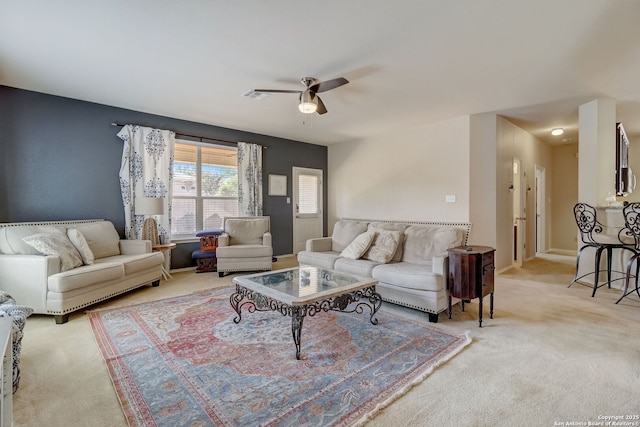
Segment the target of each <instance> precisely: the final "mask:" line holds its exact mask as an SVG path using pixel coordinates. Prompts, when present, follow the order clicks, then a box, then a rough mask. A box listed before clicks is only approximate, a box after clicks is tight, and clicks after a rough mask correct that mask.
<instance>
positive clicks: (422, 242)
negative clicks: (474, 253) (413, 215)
mask: <svg viewBox="0 0 640 427" xmlns="http://www.w3.org/2000/svg"><path fill="white" fill-rule="evenodd" d="M463 238H464V231H463V230H460V229H458V228H447V227H440V226H430V225H412V226H409V227H407V229H406V230H405V232H404V253H403V255H402V261H406V262H409V263H412V264H422V265H428V264H429V263H430V262H431V258H433V256H435V255H438V254H441V253H443V252H446V251H447V249H449V248H453V247H455V246H460V245H461V244H462V240H463Z"/></svg>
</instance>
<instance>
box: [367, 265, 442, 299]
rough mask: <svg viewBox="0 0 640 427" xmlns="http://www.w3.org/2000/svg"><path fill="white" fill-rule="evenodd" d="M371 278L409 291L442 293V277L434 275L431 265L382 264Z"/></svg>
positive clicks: (375, 269) (373, 272) (376, 268)
mask: <svg viewBox="0 0 640 427" xmlns="http://www.w3.org/2000/svg"><path fill="white" fill-rule="evenodd" d="M371 277H373V278H374V279H376V280H378V281H379V282H384V283H390V284H392V285H396V286H399V287H401V288H407V289H417V290H422V291H434V292H435V291H442V290H443V287H444V280H443V277H442V275H440V274H435V273H433V271H432V269H431V265H429V264H426V265H417V264H409V263H406V262H397V263H390V264H381V265H378V266H376V267H375V268H374V269H373V271H372V273H371Z"/></svg>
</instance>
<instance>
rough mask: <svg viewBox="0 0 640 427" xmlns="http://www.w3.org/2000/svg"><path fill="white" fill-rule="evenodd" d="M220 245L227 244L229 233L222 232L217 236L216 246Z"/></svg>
mask: <svg viewBox="0 0 640 427" xmlns="http://www.w3.org/2000/svg"><path fill="white" fill-rule="evenodd" d="M221 246H229V235H228V234H227V233H222V234H221V235H219V236H218V247H221Z"/></svg>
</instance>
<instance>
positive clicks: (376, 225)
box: [368, 222, 409, 261]
mask: <svg viewBox="0 0 640 427" xmlns="http://www.w3.org/2000/svg"><path fill="white" fill-rule="evenodd" d="M408 226H409V224H402V223H396V222H371V223H369V227H368V230H369V231H378V230H392V231H399V232H400V241H399V242H398V250H397V251H396V253H395V254H394V255H393V258H392V259H391V260H392V261H401V260H402V252H403V250H402V247H403V246H404V230H406V229H407V227H408Z"/></svg>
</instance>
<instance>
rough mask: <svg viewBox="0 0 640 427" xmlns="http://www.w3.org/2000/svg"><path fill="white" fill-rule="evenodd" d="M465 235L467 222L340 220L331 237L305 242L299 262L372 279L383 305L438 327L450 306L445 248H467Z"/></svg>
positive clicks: (299, 254) (468, 227) (467, 230)
mask: <svg viewBox="0 0 640 427" xmlns="http://www.w3.org/2000/svg"><path fill="white" fill-rule="evenodd" d="M470 231H471V224H469V223H446V222H395V221H375V220H361V219H342V220H339V221H337V222H336V224H335V225H334V228H333V233H332V235H331V236H330V237H323V238H319V239H310V240H308V241H307V244H306V250H305V251H302V252H299V253H298V262H299V264H300V265H315V266H319V267H324V268H329V269H334V270H338V271H343V272H346V273H353V274H358V275H361V276H368V277H372V278H374V279H376V280H378V285H377V286H376V290H377V292H378V293H379V294H380V295H381V296H382V299H383V300H384V301H387V302H391V303H394V304H399V305H403V306H406V307H410V308H414V309H417V310H421V311H424V312H426V313H428V315H429V321H431V322H437V321H438V314H439V313H441V312H443V311H445V310H447V309H448V307H449V299H448V297H449V292H448V280H449V264H448V254H447V249H448V248H452V247H456V246H462V245H466V244H467V240H468V238H469V233H470ZM458 301H459V300H457V299H454V302H455V303H457V302H458Z"/></svg>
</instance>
